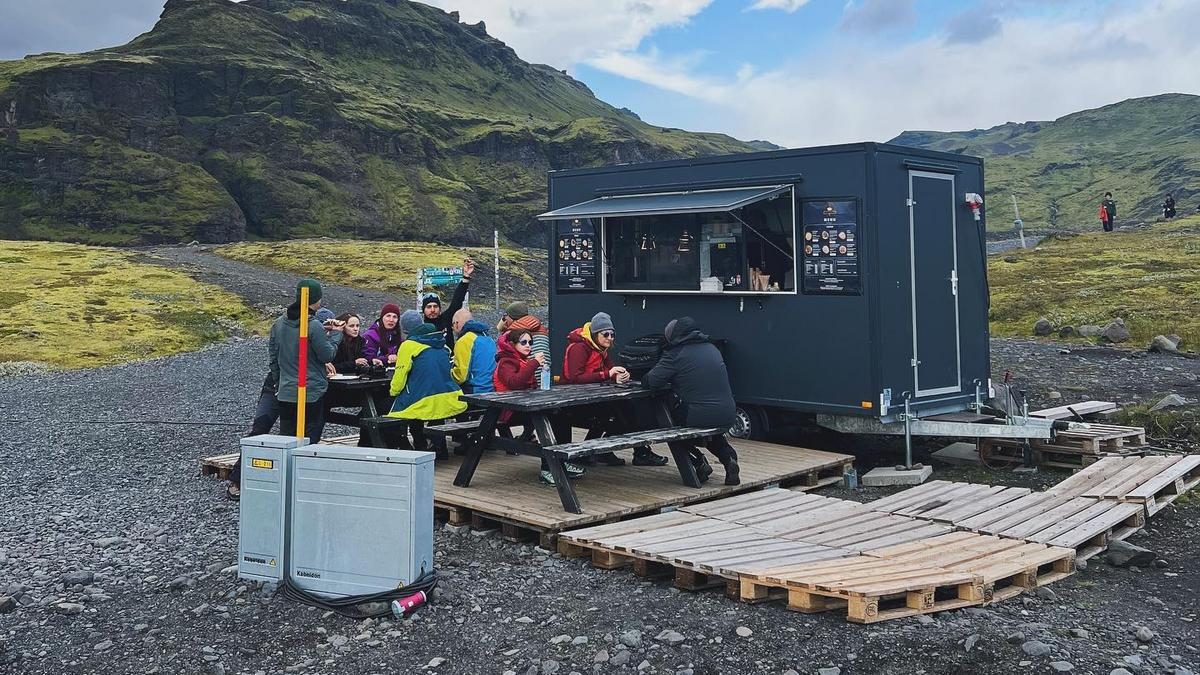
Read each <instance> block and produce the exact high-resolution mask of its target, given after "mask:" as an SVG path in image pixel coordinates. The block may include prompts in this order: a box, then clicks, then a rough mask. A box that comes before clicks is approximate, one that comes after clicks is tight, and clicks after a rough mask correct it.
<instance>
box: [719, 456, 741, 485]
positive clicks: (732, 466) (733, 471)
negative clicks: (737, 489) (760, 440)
mask: <svg viewBox="0 0 1200 675" xmlns="http://www.w3.org/2000/svg"><path fill="white" fill-rule="evenodd" d="M721 465H722V466H724V467H725V484H726V485H741V484H742V467H740V466H738V461H737V456H736V455H729V456H727V457H724V458H723V459H721Z"/></svg>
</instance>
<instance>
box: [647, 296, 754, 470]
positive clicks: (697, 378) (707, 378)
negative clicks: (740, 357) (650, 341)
mask: <svg viewBox="0 0 1200 675" xmlns="http://www.w3.org/2000/svg"><path fill="white" fill-rule="evenodd" d="M663 335H665V336H666V338H667V346H666V348H665V349H664V350H663V355H662V358H660V359H659V361H658V364H657V365H655V366H654V368H652V369H651V370H650V372H649V373H646V376H645V377H643V378H642V386H644V387H647V388H649V389H670V390H671V391H672V392H674V394H675V396H677V397H678V398H679V405H678V407H677V408H676V412H675V414H674V415H673V417H674V418H675V423H676V424H679V425H681V426H688V427H700V428H715V429H728V428H729V427H731V426H733V423H734V421H735V420H736V417H737V415H736V409H737V408H736V405H735V404H734V401H733V390H732V389H731V388H730V387H729V373H728V372H727V371H726V368H725V360H724V359H723V358H721V352H720V351H719V350H718V349H717V347H716V345H714V344H713V343H712V342H711V341H709V339H708V336H707V335H705V334H704V333H701V332H700V329H699V327H697V326H696V322H695V320H693V319H692V318H691V317H690V316H684V317H680V318H678V319H674V320H672V321H671V322H670V323H668V324H667V327H666V329H665V330H664V331H663ZM679 445H680V446H685V447H686V448H687V450H688V452H689V454H691V455H692V462H693V464H695V466H696V473H697V474H698V475H699V476H700V479H701V480H707V479H708V475H709V474H711V473H712V467H711V466H709V464H708V462H707V461H706V460H705V459H704V456H703V455H700V454H699V453H698V452H696V444H695V442H694V441H680V442H679ZM706 447H707V448H708V451H709V452H711V453H712V454H713V455H715V456H716V458H717V459H718V460H719V461H720V462H721V464H722V465H724V467H725V484H726V485H739V484H740V483H741V467H739V466H738V461H737V451H736V450H734V449H733V446H731V445H729V441H728V440H726V438H725V434H721V435H720V436H716V437H714V438H712V439H711V440H709V441H708V443H707V446H706Z"/></svg>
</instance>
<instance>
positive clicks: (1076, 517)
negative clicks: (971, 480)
mask: <svg viewBox="0 0 1200 675" xmlns="http://www.w3.org/2000/svg"><path fill="white" fill-rule="evenodd" d="M954 524H955V526H956V527H959V528H963V529H967V530H971V531H973V532H979V533H984V534H993V535H997V536H1001V537H1007V538H1011V539H1021V540H1024V541H1030V542H1036V543H1041V544H1047V545H1050V546H1059V547H1063V548H1070V549H1074V550H1075V557H1076V558H1077V559H1079V560H1086V559H1088V558H1091V557H1092V556H1094V555H1096V554H1097V553H1100V552H1101V551H1103V550H1104V549H1106V548H1108V544H1109V542H1110V541H1113V540H1118V539H1125V538H1126V537H1128V536H1129V535H1131V534H1133V533H1134V532H1136V531H1138V530H1139V529H1141V528H1142V527H1143V526H1144V525H1145V524H1146V519H1145V515H1144V514H1143V512H1142V509H1141V508H1140V507H1138V506H1136V505H1131V504H1122V503H1119V502H1116V501H1103V500H1098V499H1092V498H1086V497H1076V496H1072V495H1068V494H1058V493H1047V492H1035V493H1032V494H1028V495H1025V496H1024V497H1020V498H1018V499H1015V500H1013V501H1011V502H1008V503H1007V504H1004V505H1002V506H999V507H996V508H994V509H990V510H987V511H984V512H981V513H978V514H976V515H973V516H970V517H968V518H964V519H961V520H958V521H956V522H955V523H954Z"/></svg>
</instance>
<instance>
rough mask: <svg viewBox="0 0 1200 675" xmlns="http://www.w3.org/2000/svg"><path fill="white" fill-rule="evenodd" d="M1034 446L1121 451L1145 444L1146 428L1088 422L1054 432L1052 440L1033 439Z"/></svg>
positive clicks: (1092, 450)
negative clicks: (1082, 425)
mask: <svg viewBox="0 0 1200 675" xmlns="http://www.w3.org/2000/svg"><path fill="white" fill-rule="evenodd" d="M1032 445H1033V446H1034V448H1039V447H1041V448H1047V449H1051V450H1059V451H1061V450H1063V449H1076V450H1079V451H1080V452H1084V453H1089V454H1093V455H1098V454H1100V453H1104V452H1123V451H1128V450H1131V449H1136V448H1142V447H1144V446H1145V445H1146V430H1145V429H1143V428H1142V427H1125V426H1118V425H1115V424H1088V425H1087V426H1086V427H1076V428H1071V429H1068V430H1065V431H1059V432H1056V433H1055V436H1054V442H1053V443H1050V442H1046V441H1042V440H1037V439H1035V440H1033V441H1032Z"/></svg>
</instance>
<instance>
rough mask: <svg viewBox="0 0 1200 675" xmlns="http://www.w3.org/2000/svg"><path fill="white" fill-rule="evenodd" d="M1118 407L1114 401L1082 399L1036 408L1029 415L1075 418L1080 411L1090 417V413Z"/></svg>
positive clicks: (1052, 418)
mask: <svg viewBox="0 0 1200 675" xmlns="http://www.w3.org/2000/svg"><path fill="white" fill-rule="evenodd" d="M1117 408H1118V406H1117V404H1116V403H1113V402H1112V401H1080V402H1079V403H1070V404H1067V405H1060V406H1057V407H1054V408H1046V409H1044V410H1035V411H1034V412H1031V413H1029V416H1030V417H1041V418H1042V419H1047V420H1073V419H1075V414H1076V413H1078V414H1079V416H1080V417H1088V416H1089V415H1101V414H1104V413H1110V412H1113V411H1114V410H1116V409H1117ZM1072 411H1074V412H1072Z"/></svg>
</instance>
